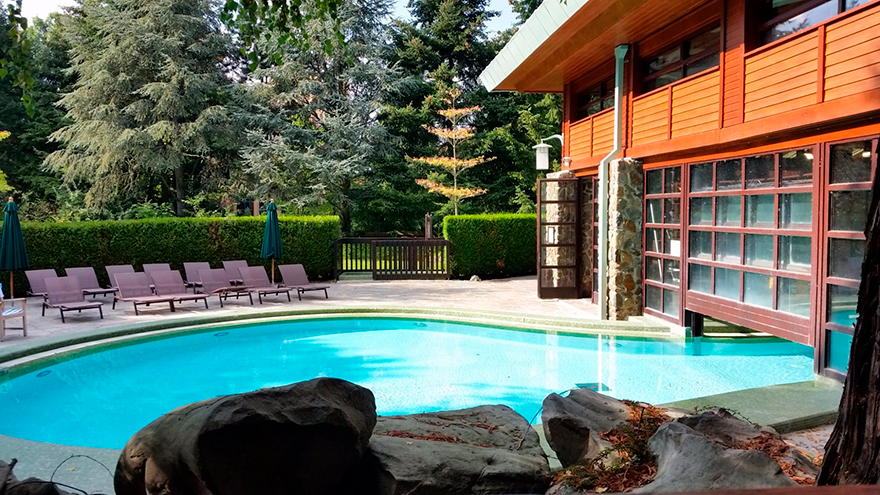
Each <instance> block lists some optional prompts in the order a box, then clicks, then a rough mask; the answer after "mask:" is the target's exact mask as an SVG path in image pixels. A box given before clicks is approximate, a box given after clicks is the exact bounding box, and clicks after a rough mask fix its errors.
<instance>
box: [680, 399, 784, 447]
mask: <svg viewBox="0 0 880 495" xmlns="http://www.w3.org/2000/svg"><path fill="white" fill-rule="evenodd" d="M676 421H678V422H679V423H681V424H683V425H686V426H689V427H690V428H692V429H693V430H694V431H696V432H697V433H700V434H701V435H703V436H704V437H706V438H708V439H710V440H713V441H715V442H717V443H719V444H721V445H723V446H724V447H727V448H737V447H739V446H740V445H742V443H743V442H747V441H749V440H752V439H754V438H757V437H759V436H761V435H763V434H770V435H773V436H774V437H776V438H780V437H779V434H778V433H776V430H774V429H773V428H770V427H768V426H759V425H756V424H754V423H749V422H748V421H744V420H742V419H740V418H737V417H736V416H734V415H732V414H730V413H729V412H728V411H726V410H725V409H720V408H716V409H710V410H708V411H705V412H703V413H701V414H695V415H691V416H685V417H682V418H678V419H676Z"/></svg>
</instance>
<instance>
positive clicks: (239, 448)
mask: <svg viewBox="0 0 880 495" xmlns="http://www.w3.org/2000/svg"><path fill="white" fill-rule="evenodd" d="M375 424H376V405H375V400H374V398H373V394H372V392H370V391H369V390H367V389H366V388H363V387H359V386H357V385H354V384H352V383H349V382H346V381H343V380H337V379H333V378H317V379H314V380H310V381H307V382H301V383H295V384H292V385H288V386H285V387H278V388H272V389H263V390H258V391H255V392H250V393H246V394H240V395H232V396H227V397H220V398H217V399H213V400H207V401H203V402H198V403H195V404H190V405H188V406H185V407H182V408H180V409H176V410H174V411H171V412H169V413H168V414H166V415H164V416H162V417H161V418H159V419H157V420H155V421H153V422H152V423H150V424H149V425H147V426H146V427H144V428H143V429H142V430H141V431H139V432H138V433H137V434H135V435H134V436H133V437H132V438H131V439H130V440H129V441H128V443H127V444H126V446H125V448H124V449H123V451H122V455H121V456H120V458H119V463H118V464H117V466H116V475H115V479H114V484H115V489H116V494H117V495H143V494H145V493H146V494H161V495H203V494H208V493H210V494H212V495H276V494H277V495H282V494H284V495H287V494H290V493H297V494H302V495H318V494H325V493H329V492H330V491H331V490H332V489H333V487H334V486H336V485H337V484H338V483H339V482H340V481H341V480H342V479H343V478H344V477H345V476H346V475H347V474H348V473H349V472H350V471H351V470H352V468H353V467H355V466H357V465H358V464H359V463H360V461H361V458H362V456H363V454H364V452H365V451H366V450H367V445H368V442H369V439H370V434H371V432H372V430H373V427H374V425H375Z"/></svg>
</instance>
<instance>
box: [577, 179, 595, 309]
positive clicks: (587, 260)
mask: <svg viewBox="0 0 880 495" xmlns="http://www.w3.org/2000/svg"><path fill="white" fill-rule="evenodd" d="M580 188H581V268H580V270H581V273H580V277H581V293H580V297H586V298H591V297H593V206H594V205H593V179H592V178H590V177H584V178H583V179H581V181H580Z"/></svg>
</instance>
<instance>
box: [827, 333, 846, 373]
mask: <svg viewBox="0 0 880 495" xmlns="http://www.w3.org/2000/svg"><path fill="white" fill-rule="evenodd" d="M827 335H828V339H827V340H826V341H825V344H826V348H827V352H828V361H827V362H826V363H825V367H826V368H831V369H833V370H834V371H839V372H840V373H846V370H847V368H849V355H850V351H851V349H852V340H853V336H852V335H848V334H845V333H841V332H832V331H830V330H829V331H828V333H827Z"/></svg>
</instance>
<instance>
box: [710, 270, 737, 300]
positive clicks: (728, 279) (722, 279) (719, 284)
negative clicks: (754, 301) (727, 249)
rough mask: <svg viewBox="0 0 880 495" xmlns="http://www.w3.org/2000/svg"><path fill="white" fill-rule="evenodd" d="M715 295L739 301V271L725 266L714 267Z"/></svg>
mask: <svg viewBox="0 0 880 495" xmlns="http://www.w3.org/2000/svg"><path fill="white" fill-rule="evenodd" d="M715 295H716V296H718V297H723V298H725V299H732V300H734V301H739V272H738V271H736V270H728V269H727V268H716V269H715Z"/></svg>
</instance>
